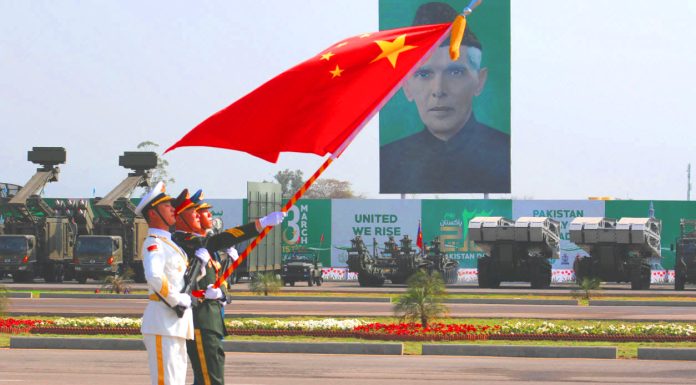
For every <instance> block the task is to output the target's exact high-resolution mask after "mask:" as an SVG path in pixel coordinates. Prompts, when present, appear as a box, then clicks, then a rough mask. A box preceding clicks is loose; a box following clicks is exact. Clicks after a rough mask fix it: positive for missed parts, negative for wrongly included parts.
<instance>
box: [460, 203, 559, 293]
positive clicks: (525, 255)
mask: <svg viewBox="0 0 696 385" xmlns="http://www.w3.org/2000/svg"><path fill="white" fill-rule="evenodd" d="M469 239H471V240H472V241H474V243H476V245H477V246H478V247H480V248H481V249H482V250H483V252H484V253H485V255H484V256H483V257H481V258H479V260H478V284H479V287H481V288H498V287H500V283H501V282H519V281H522V282H529V283H530V285H531V287H532V288H533V289H542V288H547V287H549V286H550V285H551V259H557V258H558V254H559V245H560V226H559V223H558V221H555V220H553V219H551V218H547V217H520V218H518V219H517V221H512V220H510V219H507V218H503V217H476V218H473V219H472V220H471V221H469Z"/></svg>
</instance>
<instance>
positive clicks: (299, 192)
mask: <svg viewBox="0 0 696 385" xmlns="http://www.w3.org/2000/svg"><path fill="white" fill-rule="evenodd" d="M334 159H335V156H334V155H331V156H329V157H328V158H326V160H325V161H324V163H322V165H321V166H320V167H319V168H318V169H317V171H315V172H314V174H312V176H311V177H310V178H309V179H307V181H306V182H305V183H304V184H303V185H302V187H301V188H300V189H299V190H297V191H296V192H295V194H294V195H293V196H292V198H290V200H289V201H287V203H285V206H283V208H282V210H281V211H282V212H284V213H286V212H288V211H289V210H290V208H291V207H292V206H293V205H294V204H295V203H296V202H297V201H298V200H300V198H302V196H303V195H304V194H305V193H306V192H307V190H309V188H310V187H311V186H312V184H313V183H314V182H315V181H316V180H317V179H318V178H319V176H320V175H321V174H323V173H324V171H325V170H326V169H327V168H328V167H329V165H331V163H332V162H333V161H334ZM271 229H272V227H271V226H266V227H265V228H264V229H263V230H262V231H261V233H260V234H259V235H258V236H256V238H254V240H253V241H252V242H251V243H250V244H249V245H248V246H247V248H246V249H244V251H243V252H242V254H240V255H239V258H237V260H236V261H234V262H232V264H231V265H230V266H229V267H228V268H227V270H225V272H224V274H223V275H222V277H220V278H218V280H217V281H215V285H214V286H213V287H215V288H218V287H220V285H222V283H223V282H225V281H226V280H227V278H228V277H229V276H230V275H231V274H232V272H233V271H235V270H236V269H237V267H238V266H239V265H241V264H242V262H244V260H245V259H246V258H247V257H248V256H249V254H250V253H251V251H252V250H253V249H254V248H255V247H256V246H257V245H258V244H259V243H260V242H261V240H263V239H264V238H265V237H266V235H268V233H269V232H270V231H271Z"/></svg>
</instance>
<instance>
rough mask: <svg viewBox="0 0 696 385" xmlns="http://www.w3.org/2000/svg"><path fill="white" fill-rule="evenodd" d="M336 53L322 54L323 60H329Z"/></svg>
mask: <svg viewBox="0 0 696 385" xmlns="http://www.w3.org/2000/svg"><path fill="white" fill-rule="evenodd" d="M334 55H335V53H333V52H327V53H325V54H323V55H321V60H329V59H331V56H334Z"/></svg>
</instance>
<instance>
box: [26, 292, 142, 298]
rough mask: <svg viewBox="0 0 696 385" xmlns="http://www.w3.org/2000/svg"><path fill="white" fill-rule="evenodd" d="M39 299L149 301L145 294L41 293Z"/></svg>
mask: <svg viewBox="0 0 696 385" xmlns="http://www.w3.org/2000/svg"><path fill="white" fill-rule="evenodd" d="M39 298H92V299H147V295H145V294H86V293H85V294H83V293H40V294H39Z"/></svg>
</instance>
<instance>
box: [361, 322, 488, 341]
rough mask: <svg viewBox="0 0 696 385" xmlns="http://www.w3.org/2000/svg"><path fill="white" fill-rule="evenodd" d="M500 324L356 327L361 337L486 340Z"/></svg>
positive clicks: (412, 324) (416, 324) (374, 325)
mask: <svg viewBox="0 0 696 385" xmlns="http://www.w3.org/2000/svg"><path fill="white" fill-rule="evenodd" d="M497 328H499V326H493V327H491V326H485V325H484V326H474V325H469V324H442V323H432V324H430V325H428V327H425V328H423V326H422V325H421V324H419V323H398V324H383V323H371V324H366V325H361V326H357V327H355V329H353V331H355V332H356V335H358V336H359V338H367V339H399V340H406V341H458V340H469V341H473V340H485V339H487V338H488V334H490V332H494V331H496V330H497Z"/></svg>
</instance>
